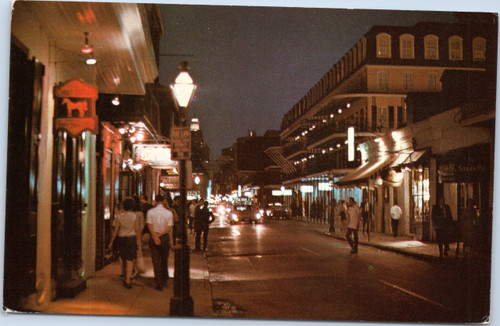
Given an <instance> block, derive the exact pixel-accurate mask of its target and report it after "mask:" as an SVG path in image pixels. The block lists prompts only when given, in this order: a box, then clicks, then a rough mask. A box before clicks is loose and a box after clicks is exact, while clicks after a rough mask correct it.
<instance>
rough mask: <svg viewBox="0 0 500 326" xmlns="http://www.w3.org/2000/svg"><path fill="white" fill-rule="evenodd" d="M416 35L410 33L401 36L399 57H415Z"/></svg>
mask: <svg viewBox="0 0 500 326" xmlns="http://www.w3.org/2000/svg"><path fill="white" fill-rule="evenodd" d="M414 39H415V38H414V37H413V35H410V34H403V35H401V36H400V37H399V57H400V58H401V59H414V58H415V48H414V46H413V44H414Z"/></svg>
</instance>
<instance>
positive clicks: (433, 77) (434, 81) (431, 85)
mask: <svg viewBox="0 0 500 326" xmlns="http://www.w3.org/2000/svg"><path fill="white" fill-rule="evenodd" d="M427 85H428V89H429V92H437V90H438V77H437V73H435V72H431V73H430V74H428V75H427Z"/></svg>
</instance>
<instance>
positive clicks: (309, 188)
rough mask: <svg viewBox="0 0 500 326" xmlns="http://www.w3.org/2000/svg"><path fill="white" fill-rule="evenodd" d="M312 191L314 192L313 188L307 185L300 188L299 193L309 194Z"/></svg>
mask: <svg viewBox="0 0 500 326" xmlns="http://www.w3.org/2000/svg"><path fill="white" fill-rule="evenodd" d="M313 191H314V187H313V186H308V185H304V186H300V192H302V193H311V192H313Z"/></svg>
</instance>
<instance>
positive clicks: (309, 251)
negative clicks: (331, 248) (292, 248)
mask: <svg viewBox="0 0 500 326" xmlns="http://www.w3.org/2000/svg"><path fill="white" fill-rule="evenodd" d="M300 249H302V250H304V251H307V252H308V253H311V254H313V255H316V256H318V257H319V256H321V255H320V254H318V253H315V252H314V251H311V250H309V249H306V248H304V247H300Z"/></svg>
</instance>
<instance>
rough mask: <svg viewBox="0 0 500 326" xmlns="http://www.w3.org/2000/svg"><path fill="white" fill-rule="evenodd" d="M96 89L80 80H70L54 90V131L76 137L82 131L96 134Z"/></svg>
mask: <svg viewBox="0 0 500 326" xmlns="http://www.w3.org/2000/svg"><path fill="white" fill-rule="evenodd" d="M97 97H98V95H97V87H96V86H92V85H90V84H87V83H86V82H84V81H83V80H81V79H77V78H75V79H70V80H68V81H67V82H65V83H63V84H62V85H60V86H57V87H55V89H54V118H55V124H54V128H55V130H66V131H67V132H68V133H69V134H70V135H71V136H73V137H76V136H78V135H80V134H81V133H82V132H83V131H90V132H91V133H93V134H96V133H97V131H98V120H97V115H96V112H95V102H96V100H97Z"/></svg>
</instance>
